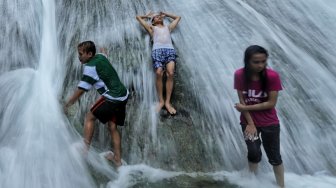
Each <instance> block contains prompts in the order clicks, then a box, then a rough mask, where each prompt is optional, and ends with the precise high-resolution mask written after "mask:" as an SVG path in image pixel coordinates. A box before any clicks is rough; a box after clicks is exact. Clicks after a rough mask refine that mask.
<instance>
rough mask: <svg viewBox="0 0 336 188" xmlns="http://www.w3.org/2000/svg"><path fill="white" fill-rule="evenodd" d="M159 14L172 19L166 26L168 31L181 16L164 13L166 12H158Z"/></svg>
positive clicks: (172, 28) (175, 24) (173, 27)
mask: <svg viewBox="0 0 336 188" xmlns="http://www.w3.org/2000/svg"><path fill="white" fill-rule="evenodd" d="M160 14H161V15H164V16H167V17H169V18H172V19H173V21H172V23H170V24H169V26H168V28H169V30H170V32H172V31H173V30H174V29H175V28H176V26H177V24H178V23H179V22H180V20H181V16H176V15H173V14H170V13H166V12H160Z"/></svg>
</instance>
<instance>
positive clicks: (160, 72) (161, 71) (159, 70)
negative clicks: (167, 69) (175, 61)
mask: <svg viewBox="0 0 336 188" xmlns="http://www.w3.org/2000/svg"><path fill="white" fill-rule="evenodd" d="M155 74H156V76H157V77H162V76H163V70H162V68H158V69H156V70H155Z"/></svg>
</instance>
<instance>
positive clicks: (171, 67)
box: [165, 61, 176, 114]
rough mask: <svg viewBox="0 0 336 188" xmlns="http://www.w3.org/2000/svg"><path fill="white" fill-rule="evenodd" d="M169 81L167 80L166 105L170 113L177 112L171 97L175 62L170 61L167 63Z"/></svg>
mask: <svg viewBox="0 0 336 188" xmlns="http://www.w3.org/2000/svg"><path fill="white" fill-rule="evenodd" d="M166 66H167V82H166V102H165V106H166V108H167V110H168V112H169V113H170V114H176V110H175V108H174V107H173V106H172V105H171V103H170V98H171V95H172V92H173V86H174V71H175V62H174V61H170V62H169V63H167V65H166Z"/></svg>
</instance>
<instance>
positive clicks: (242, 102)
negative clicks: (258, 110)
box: [236, 90, 254, 125]
mask: <svg viewBox="0 0 336 188" xmlns="http://www.w3.org/2000/svg"><path fill="white" fill-rule="evenodd" d="M237 93H238V97H239V102H240V104H242V105H245V101H244V97H243V92H242V91H239V90H238V91H237ZM237 105H239V104H236V106H237ZM245 106H246V105H245ZM237 110H238V109H237ZM238 111H239V110H238ZM241 112H242V113H243V116H244V117H245V119H246V121H247V124H249V125H254V122H253V119H252V117H251V115H250V113H249V112H248V111H241Z"/></svg>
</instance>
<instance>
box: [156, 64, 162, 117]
mask: <svg viewBox="0 0 336 188" xmlns="http://www.w3.org/2000/svg"><path fill="white" fill-rule="evenodd" d="M155 75H156V91H157V94H158V97H159V103H158V105H157V107H156V112H160V110H161V109H162V107H163V106H164V100H163V84H162V78H163V70H162V67H159V68H157V69H156V70H155Z"/></svg>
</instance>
